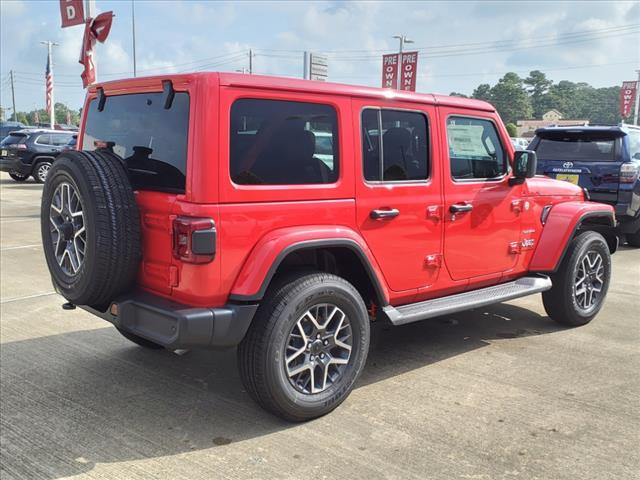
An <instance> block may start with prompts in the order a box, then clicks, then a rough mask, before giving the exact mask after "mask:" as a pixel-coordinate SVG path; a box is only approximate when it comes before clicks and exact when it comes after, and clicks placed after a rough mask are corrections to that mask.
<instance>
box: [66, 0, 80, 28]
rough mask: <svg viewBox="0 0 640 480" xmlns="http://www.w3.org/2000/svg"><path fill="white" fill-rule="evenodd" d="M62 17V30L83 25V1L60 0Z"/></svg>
mask: <svg viewBox="0 0 640 480" xmlns="http://www.w3.org/2000/svg"><path fill="white" fill-rule="evenodd" d="M60 15H61V16H62V28H67V27H73V26H74V25H82V24H83V23H84V2H83V0H60Z"/></svg>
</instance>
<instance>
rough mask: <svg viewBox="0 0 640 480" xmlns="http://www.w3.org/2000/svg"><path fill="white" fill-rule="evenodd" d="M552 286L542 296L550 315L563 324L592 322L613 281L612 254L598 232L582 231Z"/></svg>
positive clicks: (554, 278)
mask: <svg viewBox="0 0 640 480" xmlns="http://www.w3.org/2000/svg"><path fill="white" fill-rule="evenodd" d="M551 280H552V282H553V287H552V288H551V290H547V291H546V292H543V293H542V301H543V303H544V308H545V310H546V312H547V314H548V315H549V316H550V317H551V318H552V319H553V320H555V321H556V322H558V323H561V324H563V325H570V326H579V325H585V324H587V323H589V322H590V321H591V320H592V319H593V318H594V317H595V316H596V315H597V314H598V312H599V311H600V309H601V308H602V305H603V303H604V299H605V297H606V295H607V290H608V288H609V282H610V280H611V254H610V253H609V247H608V245H607V242H606V240H605V239H604V238H603V237H602V235H600V234H599V233H597V232H591V231H589V232H583V233H581V234H580V235H578V236H577V237H575V238H574V239H573V240H572V241H571V243H570V244H569V246H568V248H567V251H566V253H565V256H564V258H563V260H562V263H561V264H560V267H559V268H558V271H557V272H556V273H555V274H554V275H552V276H551Z"/></svg>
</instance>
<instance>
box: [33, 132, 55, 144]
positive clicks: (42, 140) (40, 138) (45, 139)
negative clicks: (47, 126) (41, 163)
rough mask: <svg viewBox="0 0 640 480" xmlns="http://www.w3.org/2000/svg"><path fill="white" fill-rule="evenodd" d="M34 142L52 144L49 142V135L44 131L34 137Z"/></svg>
mask: <svg viewBox="0 0 640 480" xmlns="http://www.w3.org/2000/svg"><path fill="white" fill-rule="evenodd" d="M36 143H38V144H40V145H52V143H51V135H49V134H48V133H45V134H43V135H39V136H38V138H36Z"/></svg>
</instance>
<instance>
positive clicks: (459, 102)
mask: <svg viewBox="0 0 640 480" xmlns="http://www.w3.org/2000/svg"><path fill="white" fill-rule="evenodd" d="M204 79H210V80H214V81H216V82H218V83H219V85H222V86H233V87H240V88H243V87H245V88H261V89H266V90H281V91H283V90H286V91H295V92H308V93H318V94H330V95H344V96H353V97H365V98H376V99H389V100H397V101H402V102H413V103H423V104H431V105H447V106H453V107H461V108H469V109H474V110H483V111H488V112H494V111H495V108H494V107H493V106H492V105H491V104H489V103H487V102H484V101H482V100H476V99H471V98H462V97H450V96H448V95H437V94H431V93H414V92H406V91H398V90H392V89H387V88H376V87H366V86H359V85H347V84H342V83H333V82H319V81H312V80H302V79H298V78H289V77H276V76H268V75H248V74H243V73H227V72H197V73H185V74H170V75H154V76H150V77H136V78H130V79H122V80H112V81H108V82H104V83H99V84H95V85H91V86H90V87H89V92H91V93H95V92H96V90H97V89H98V88H104V90H105V93H106V94H107V96H108V95H109V94H110V93H111V94H123V93H127V92H126V90H132V91H135V90H136V89H137V88H140V89H143V88H145V87H147V88H148V86H149V85H150V84H154V85H158V86H159V87H161V85H162V81H163V80H171V81H172V82H174V83H177V84H188V83H191V82H195V81H199V80H204ZM129 93H133V92H129Z"/></svg>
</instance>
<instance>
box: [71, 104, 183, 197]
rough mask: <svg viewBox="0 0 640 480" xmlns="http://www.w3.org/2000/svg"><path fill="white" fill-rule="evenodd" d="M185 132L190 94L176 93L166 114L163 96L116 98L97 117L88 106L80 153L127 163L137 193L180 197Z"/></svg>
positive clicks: (94, 106)
mask: <svg viewBox="0 0 640 480" xmlns="http://www.w3.org/2000/svg"><path fill="white" fill-rule="evenodd" d="M188 127H189V94H188V93H184V92H178V93H176V94H175V97H174V99H173V102H172V104H171V107H170V108H169V109H165V108H164V95H163V94H162V93H140V94H132V95H114V96H109V97H107V98H106V101H105V104H104V110H103V111H101V112H100V111H98V102H97V100H95V99H94V100H92V101H91V103H90V105H89V107H88V111H87V122H86V127H85V131H84V137H83V139H82V148H83V149H85V150H95V149H96V148H110V149H112V150H113V152H114V153H116V154H117V155H119V156H120V157H122V158H123V159H124V160H125V162H126V164H127V168H128V170H129V176H130V178H131V183H132V185H133V187H134V188H135V189H139V190H159V191H170V192H177V193H183V192H184V189H185V178H186V177H185V174H186V168H187V133H188Z"/></svg>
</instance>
